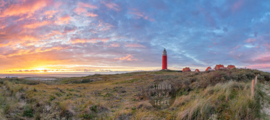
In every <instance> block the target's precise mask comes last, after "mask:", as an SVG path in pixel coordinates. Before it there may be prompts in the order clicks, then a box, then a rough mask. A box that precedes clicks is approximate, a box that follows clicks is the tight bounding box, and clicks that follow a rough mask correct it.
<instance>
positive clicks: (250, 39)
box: [246, 38, 256, 43]
mask: <svg viewBox="0 0 270 120" xmlns="http://www.w3.org/2000/svg"><path fill="white" fill-rule="evenodd" d="M255 41H256V39H255V38H254V39H252V38H248V39H247V40H246V42H247V43H251V42H255Z"/></svg>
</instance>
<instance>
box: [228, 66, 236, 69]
mask: <svg viewBox="0 0 270 120" xmlns="http://www.w3.org/2000/svg"><path fill="white" fill-rule="evenodd" d="M227 68H228V69H234V68H236V67H235V66H234V65H228V67H227Z"/></svg>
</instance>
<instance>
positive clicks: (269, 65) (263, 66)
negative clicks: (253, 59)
mask: <svg viewBox="0 0 270 120" xmlns="http://www.w3.org/2000/svg"><path fill="white" fill-rule="evenodd" d="M247 68H252V69H261V68H270V64H256V65H249V66H247Z"/></svg>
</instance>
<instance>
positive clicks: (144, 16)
mask: <svg viewBox="0 0 270 120" xmlns="http://www.w3.org/2000/svg"><path fill="white" fill-rule="evenodd" d="M129 13H130V14H132V15H134V16H135V18H143V19H145V20H149V21H155V19H153V18H150V17H149V16H147V15H145V14H144V13H143V12H139V11H138V10H137V9H132V11H131V12H129Z"/></svg>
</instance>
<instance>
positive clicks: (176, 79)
mask: <svg viewBox="0 0 270 120" xmlns="http://www.w3.org/2000/svg"><path fill="white" fill-rule="evenodd" d="M257 74H259V76H258V80H259V84H258V85H257V86H256V90H255V96H254V97H252V96H251V94H250V91H251V85H250V84H251V80H252V79H254V78H255V76H256V75H257ZM164 80H168V81H170V82H171V83H172V84H173V85H174V86H175V88H176V90H177V97H176V100H175V102H174V104H173V105H172V106H171V107H170V108H168V109H156V108H154V107H153V106H152V105H151V104H150V103H149V101H148V99H144V97H145V96H142V95H140V93H141V91H140V88H142V87H146V86H149V85H150V84H151V83H153V82H155V81H164ZM268 81H270V74H269V73H266V72H261V71H258V70H250V69H233V70H221V71H213V72H202V73H194V72H187V73H181V72H177V71H154V72H134V73H125V74H115V75H99V74H97V75H92V76H86V77H77V78H76V77H72V78H61V79H59V80H56V81H53V82H51V83H49V84H48V83H46V82H42V81H41V82H37V81H30V80H25V79H0V119H41V118H42V119H111V120H113V119H117V120H122V119H134V120H138V119H164V118H165V119H184V120H208V119H213V120H214V119H224V120H225V119H233V120H237V119H238V120H242V119H260V118H262V117H263V115H262V114H261V112H260V110H261V104H262V101H263V100H268V101H269V98H268V96H267V95H266V94H265V93H264V92H262V90H261V89H260V88H261V84H263V83H266V82H268Z"/></svg>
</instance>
